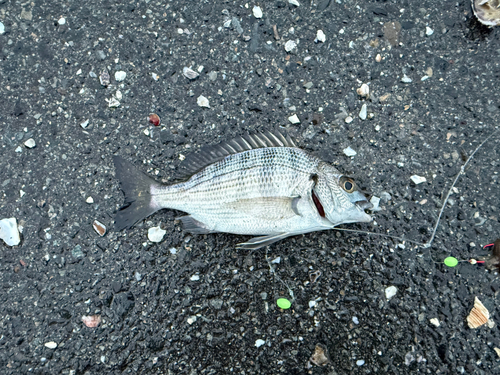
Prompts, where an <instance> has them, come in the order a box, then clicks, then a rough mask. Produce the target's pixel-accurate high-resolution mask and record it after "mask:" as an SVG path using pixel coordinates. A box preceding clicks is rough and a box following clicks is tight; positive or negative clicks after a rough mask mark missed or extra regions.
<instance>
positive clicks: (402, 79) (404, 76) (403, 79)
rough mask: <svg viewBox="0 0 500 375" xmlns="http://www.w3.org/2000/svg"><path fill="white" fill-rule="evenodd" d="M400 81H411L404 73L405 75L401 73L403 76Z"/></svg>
mask: <svg viewBox="0 0 500 375" xmlns="http://www.w3.org/2000/svg"><path fill="white" fill-rule="evenodd" d="M401 82H403V83H411V82H412V79H411V78H410V77H408V76H407V75H406V74H405V75H403V78H401Z"/></svg>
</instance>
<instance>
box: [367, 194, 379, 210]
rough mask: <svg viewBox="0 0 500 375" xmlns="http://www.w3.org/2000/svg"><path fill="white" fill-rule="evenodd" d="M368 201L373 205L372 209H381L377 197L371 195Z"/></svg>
mask: <svg viewBox="0 0 500 375" xmlns="http://www.w3.org/2000/svg"><path fill="white" fill-rule="evenodd" d="M370 203H371V204H372V205H373V207H372V208H371V210H372V211H380V210H381V208H380V198H379V197H376V196H375V195H372V197H371V198H370Z"/></svg>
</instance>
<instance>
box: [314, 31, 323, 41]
mask: <svg viewBox="0 0 500 375" xmlns="http://www.w3.org/2000/svg"><path fill="white" fill-rule="evenodd" d="M325 40H326V35H325V33H324V32H323V30H318V31H317V32H316V39H314V41H315V42H316V43H318V42H321V43H324V42H325Z"/></svg>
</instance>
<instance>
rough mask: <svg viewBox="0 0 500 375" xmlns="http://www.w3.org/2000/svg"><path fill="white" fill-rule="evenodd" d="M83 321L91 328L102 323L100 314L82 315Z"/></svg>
mask: <svg viewBox="0 0 500 375" xmlns="http://www.w3.org/2000/svg"><path fill="white" fill-rule="evenodd" d="M82 322H83V324H85V325H86V326H87V327H89V328H96V327H97V326H99V324H100V323H101V316H100V315H92V316H86V315H84V316H82Z"/></svg>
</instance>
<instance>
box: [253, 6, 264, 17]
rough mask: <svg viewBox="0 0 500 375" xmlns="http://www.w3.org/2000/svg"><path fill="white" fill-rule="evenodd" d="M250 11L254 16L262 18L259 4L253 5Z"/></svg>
mask: <svg viewBox="0 0 500 375" xmlns="http://www.w3.org/2000/svg"><path fill="white" fill-rule="evenodd" d="M252 13H253V16H254V17H255V18H262V9H261V8H260V6H258V5H254V7H253V9H252Z"/></svg>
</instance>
